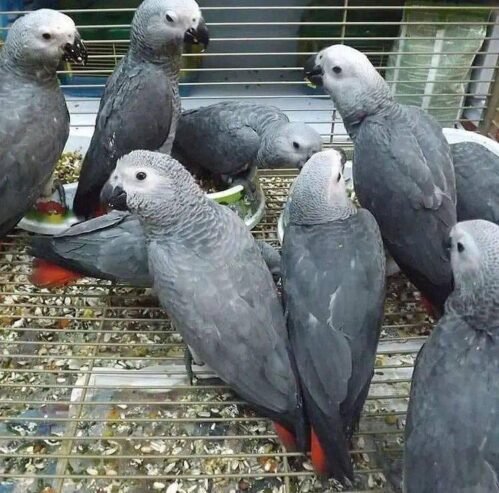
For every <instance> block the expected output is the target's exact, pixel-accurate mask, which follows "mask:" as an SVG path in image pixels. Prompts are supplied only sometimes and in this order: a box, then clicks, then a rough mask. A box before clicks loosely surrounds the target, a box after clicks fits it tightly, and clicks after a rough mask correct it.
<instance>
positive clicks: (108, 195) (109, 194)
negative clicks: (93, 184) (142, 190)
mask: <svg viewBox="0 0 499 493" xmlns="http://www.w3.org/2000/svg"><path fill="white" fill-rule="evenodd" d="M100 197H101V201H102V202H103V203H104V204H107V205H109V207H111V208H113V209H115V210H117V211H127V210H128V205H127V203H126V199H127V195H126V192H125V190H123V188H121V187H120V186H119V185H118V186H115V187H113V185H111V184H110V183H106V184H105V185H104V187H103V188H102V192H101V194H100Z"/></svg>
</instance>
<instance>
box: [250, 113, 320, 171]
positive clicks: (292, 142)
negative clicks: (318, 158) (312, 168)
mask: <svg viewBox="0 0 499 493" xmlns="http://www.w3.org/2000/svg"><path fill="white" fill-rule="evenodd" d="M321 149H322V139H321V136H320V135H319V134H318V133H317V132H316V131H315V130H314V129H313V128H312V127H310V126H308V125H305V124H304V123H284V124H282V125H278V126H276V127H275V128H273V129H272V130H271V131H270V132H269V135H268V136H267V138H266V139H264V142H263V144H262V146H261V150H260V153H259V155H258V167H260V168H271V169H274V168H298V169H301V168H302V167H303V165H304V164H305V163H306V162H307V161H308V160H309V159H310V158H311V157H312V156H313V155H314V154H315V153H317V152H320V150H321Z"/></svg>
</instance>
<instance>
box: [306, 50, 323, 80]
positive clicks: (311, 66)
mask: <svg viewBox="0 0 499 493" xmlns="http://www.w3.org/2000/svg"><path fill="white" fill-rule="evenodd" d="M316 58H317V55H312V56H311V57H310V58H309V59H308V60H307V62H306V63H305V66H304V67H303V70H304V71H305V79H307V80H308V81H310V83H311V84H313V85H314V86H322V84H323V80H322V77H323V75H324V70H323V69H322V67H321V66H320V65H318V64H317V63H315V60H316Z"/></svg>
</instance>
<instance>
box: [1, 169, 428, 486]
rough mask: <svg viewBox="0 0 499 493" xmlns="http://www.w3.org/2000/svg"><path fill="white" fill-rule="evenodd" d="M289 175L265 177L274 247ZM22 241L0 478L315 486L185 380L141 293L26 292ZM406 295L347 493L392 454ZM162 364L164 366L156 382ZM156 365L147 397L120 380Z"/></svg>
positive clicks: (160, 320) (102, 285) (106, 288)
mask: <svg viewBox="0 0 499 493" xmlns="http://www.w3.org/2000/svg"><path fill="white" fill-rule="evenodd" d="M292 178H293V174H292V173H289V172H287V171H284V172H279V173H269V172H263V173H262V174H261V180H262V183H263V186H264V188H265V192H266V195H267V198H268V207H267V215H266V217H265V218H264V220H263V221H262V222H261V224H260V225H259V226H258V227H257V228H256V230H255V232H254V233H255V236H256V237H258V238H267V239H270V240H271V241H272V242H273V243H274V244H275V243H276V241H277V236H276V220H277V217H278V214H279V211H280V209H281V206H282V203H283V201H284V200H285V197H286V194H287V189H288V186H289V184H290V182H291V180H292ZM25 239H26V236H25V234H23V233H20V232H16V233H15V235H14V236H13V237H12V238H9V240H11V241H12V242H9V243H7V244H6V245H5V248H4V251H3V252H2V253H1V255H2V257H1V259H0V260H1V262H0V313H1V314H2V315H1V317H0V334H1V336H2V341H3V346H2V348H3V360H2V367H1V368H0V398H1V399H0V449H1V451H2V460H3V466H2V467H3V472H2V474H1V477H2V481H4V482H6V483H8V482H9V481H15V482H19V481H30V480H33V481H35V480H36V481H43V485H44V486H45V485H49V486H50V485H51V486H50V487H51V488H53V491H60V492H63V491H69V488H71V487H72V486H74V485H75V484H77V485H78V486H79V487H80V488H82V490H81V491H95V488H96V487H97V484H98V487H101V488H103V487H105V486H106V485H107V486H109V485H118V486H117V488H118V489H117V490H116V491H126V490H125V489H119V488H124V486H123V485H130V484H134V485H136V486H135V487H136V488H137V489H135V490H132V491H145V488H146V487H148V488H151V487H153V485H156V487H157V488H160V487H162V486H161V485H158V483H163V484H164V488H167V487H168V485H171V484H172V482H174V481H177V482H178V484H179V487H180V486H182V488H184V490H185V491H188V489H187V488H188V487H193V486H195V489H193V490H192V491H202V490H201V488H204V490H205V491H210V490H209V487H206V484H205V483H204V481H206V480H208V481H212V482H213V484H212V486H211V488H212V489H211V491H214V492H217V491H232V490H234V491H244V489H243V490H241V489H240V486H241V487H243V488H244V487H246V485H245V483H241V481H247V483H248V485H255V484H256V485H261V490H258V489H255V490H254V491H264V490H265V488H270V489H269V491H273V488H277V489H276V490H275V491H283V492H290V491H294V490H295V489H296V488H305V489H306V488H311V491H313V490H312V488H315V489H317V488H321V487H322V486H320V482H319V483H318V482H317V479H316V478H315V476H314V474H313V472H312V471H311V470H310V467H309V466H308V465H307V462H305V463H303V458H302V457H301V456H299V454H296V453H293V452H286V451H285V450H283V449H282V448H281V447H280V446H279V445H278V444H277V442H276V438H275V435H274V433H273V432H272V428H271V427H270V425H269V423H268V422H267V421H266V420H265V419H262V418H261V417H259V416H256V415H255V414H253V413H252V412H251V411H250V410H249V409H248V408H247V406H245V404H244V402H243V401H241V400H240V399H238V398H237V397H236V396H234V395H233V394H232V393H231V392H230V391H229V389H228V388H227V387H226V386H225V385H218V384H217V385H212V384H208V385H203V384H202V378H201V380H200V382H201V384H200V385H196V386H195V387H192V386H190V385H189V384H188V383H187V382H186V379H185V370H184V368H183V365H182V356H181V352H182V348H183V345H182V343H181V341H180V339H179V338H178V335H177V334H176V333H175V331H174V330H173V329H172V327H171V324H170V323H169V322H168V320H167V319H166V316H165V315H164V314H163V313H162V311H161V310H160V309H159V308H158V307H157V306H156V305H155V304H153V303H152V302H151V297H150V295H149V294H148V293H147V291H145V290H136V289H131V288H128V287H125V286H113V285H111V284H110V283H109V282H104V281H103V282H100V281H82V282H81V283H80V284H79V285H78V286H77V287H67V288H64V289H59V290H57V291H56V292H50V291H47V290H38V289H35V288H34V287H31V286H30V285H29V284H27V282H26V275H27V274H28V273H29V266H30V259H29V258H27V257H26V256H25V254H24V243H25ZM404 285H405V281H404V280H403V279H402V278H397V279H395V280H394V281H393V282H392V286H391V287H392V290H391V292H392V293H393V294H392V295H390V297H389V301H388V304H387V316H386V320H385V325H384V336H383V340H382V343H381V344H380V347H379V355H378V359H377V365H376V376H375V378H374V380H373V385H372V389H371V393H370V395H369V397H368V400H367V405H366V410H365V413H364V417H363V420H362V424H361V427H360V430H359V431H358V432H357V433H356V435H355V438H354V447H353V449H352V452H351V454H352V457H353V459H354V461H356V464H357V469H356V478H357V483H356V485H355V486H354V487H353V488H352V489H350V490H348V491H356V492H357V493H358V492H361V491H371V492H372V491H380V492H381V491H385V489H384V486H383V484H384V482H383V479H382V478H383V469H382V464H383V461H382V460H379V457H380V453H381V452H380V450H384V449H386V450H387V453H395V452H396V451H397V450H399V448H398V447H399V445H397V444H398V443H399V442H400V439H401V436H402V430H401V427H400V424H401V423H403V419H404V413H405V406H406V402H407V398H408V389H409V378H410V371H411V369H412V364H413V358H414V355H415V353H416V352H417V350H418V348H419V347H420V345H421V344H422V342H423V340H424V336H421V335H417V334H418V333H421V334H424V333H425V332H426V331H427V330H428V328H429V325H428V320H427V319H426V318H425V317H424V316H423V315H422V314H421V313H420V312H419V311H412V312H409V311H408V309H407V307H408V306H415V305H416V303H417V300H416V298H415V297H414V295H413V294H412V291H409V299H407V300H405V301H404V303H401V302H400V301H398V300H397V296H398V295H397V294H396V293H397V292H398V291H400V288H401V286H404ZM88 310H91V311H90V312H89V311H88ZM19 321H23V323H22V324H20V325H16V322H19ZM61 324H62V325H61ZM172 338H173V339H172ZM171 351H173V352H174V354H169V353H170V352H171ZM404 358H405V359H404ZM156 364H162V365H170V366H167V367H166V368H163V369H161V370H157V371H156V370H154V365H156ZM151 366H152V367H153V369H152V370H151V371H150V372H147V373H144V375H146V376H147V377H146V379H145V380H144V378H145V377H144V376H142V381H143V382H147V383H143V385H144V386H145V387H147V393H141V392H140V391H138V390H137V389H136V388H130V387H127V385H125V384H121V383H120V382H121V381H120V380H119V378H123V376H121V377H119V376H117V375H118V373H117V370H118V372H121V373H120V374H121V375H122V374H123V372H125V374H126V372H129V371H137V370H136V368H147V367H151ZM120 369H121V370H120ZM400 372H402V373H400ZM404 372H406V373H404ZM407 372H409V373H407ZM201 376H202V377H207V376H210V375H209V373H207V374H203V375H201V374H200V377H201ZM99 378H100V379H102V378H107V379H108V380H106V381H105V382H104V381H99ZM113 378H118V379H117V380H114V385H113V380H112V379H113ZM165 378H166V379H168V378H173V379H174V378H177V380H176V381H172V383H169V382H168V381H163V380H164V379H165ZM109 379H111V380H109ZM178 379H181V381H179V380H178ZM147 380H148V381H147ZM110 385H113V386H112V387H110ZM120 385H123V387H121V388H120ZM54 406H55V407H54ZM125 429H126V430H128V431H127V432H126V433H123V432H120V431H118V430H125ZM130 430H135V431H134V432H131V431H130ZM380 447H381V448H380ZM394 451H395V452H394ZM137 461H138V462H140V465H137V464H138V462H137ZM289 461H291V462H290V463H288V462H289ZM171 464H174V465H173V466H172V465H171ZM213 464H215V466H213ZM169 468H171V469H169ZM234 468H235V469H234ZM21 477H22V480H21ZM16 484H17V483H16ZM147 485H148V486H147ZM328 487H329V488H334V485H332V484H331V485H329V486H328ZM140 488H144V489H140ZM238 488H239V489H238ZM257 488H258V486H257ZM265 491H266V490H265Z"/></svg>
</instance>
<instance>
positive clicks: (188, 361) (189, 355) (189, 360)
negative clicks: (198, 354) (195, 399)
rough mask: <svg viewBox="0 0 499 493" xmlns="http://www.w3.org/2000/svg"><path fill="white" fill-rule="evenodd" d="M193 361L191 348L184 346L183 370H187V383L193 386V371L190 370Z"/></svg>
mask: <svg viewBox="0 0 499 493" xmlns="http://www.w3.org/2000/svg"><path fill="white" fill-rule="evenodd" d="M193 361H194V358H193V357H192V353H191V350H190V349H189V347H186V348H185V351H184V364H185V371H186V372H187V378H188V379H189V384H190V385H191V387H192V386H194V376H195V375H194V371H193V370H192V362H193Z"/></svg>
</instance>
